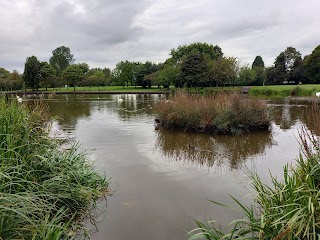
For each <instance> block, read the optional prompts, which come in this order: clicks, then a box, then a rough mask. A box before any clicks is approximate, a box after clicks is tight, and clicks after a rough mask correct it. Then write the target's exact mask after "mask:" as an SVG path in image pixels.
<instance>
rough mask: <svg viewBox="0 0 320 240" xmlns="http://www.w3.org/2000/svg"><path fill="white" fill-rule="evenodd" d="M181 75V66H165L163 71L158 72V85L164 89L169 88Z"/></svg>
mask: <svg viewBox="0 0 320 240" xmlns="http://www.w3.org/2000/svg"><path fill="white" fill-rule="evenodd" d="M179 73H180V67H179V66H170V65H164V67H163V69H161V70H159V71H158V84H159V85H163V87H164V88H169V86H170V84H172V83H175V82H176V78H177V77H178V75H179Z"/></svg>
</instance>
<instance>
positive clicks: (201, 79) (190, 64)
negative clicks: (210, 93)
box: [180, 53, 208, 87]
mask: <svg viewBox="0 0 320 240" xmlns="http://www.w3.org/2000/svg"><path fill="white" fill-rule="evenodd" d="M180 78H181V79H183V82H184V83H186V84H187V87H202V86H205V85H206V82H207V81H208V67H207V60H206V58H205V57H204V55H203V54H202V53H192V54H190V55H188V57H187V58H186V59H185V60H184V61H183V62H182V64H181V73H180Z"/></svg>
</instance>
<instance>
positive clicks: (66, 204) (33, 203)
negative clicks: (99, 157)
mask: <svg viewBox="0 0 320 240" xmlns="http://www.w3.org/2000/svg"><path fill="white" fill-rule="evenodd" d="M47 116H48V114H47V112H46V108H45V107H44V105H43V104H33V106H29V107H28V106H25V105H22V104H19V103H16V102H12V103H5V102H4V101H3V100H0V239H26V240H28V239H33V240H40V239H41V240H43V239H74V238H75V237H77V238H78V237H81V236H84V235H85V234H86V230H85V228H84V226H83V225H82V224H81V222H82V220H84V219H86V218H90V216H91V214H92V212H93V210H94V207H95V203H96V200H98V199H99V198H100V197H102V196H104V195H105V193H106V191H107V186H108V181H107V180H106V179H105V177H102V176H100V175H99V174H97V173H96V172H95V171H94V169H93V167H92V166H91V163H90V162H89V161H88V158H87V156H86V155H85V154H83V153H78V152H77V145H73V146H72V147H71V149H70V150H68V151H66V150H62V148H61V144H60V143H59V142H58V141H57V140H54V139H52V138H50V137H49V136H48V132H47V129H46V128H47V127H46V126H47V124H46V121H47V120H48V117H47Z"/></svg>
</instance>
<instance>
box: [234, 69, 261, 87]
mask: <svg viewBox="0 0 320 240" xmlns="http://www.w3.org/2000/svg"><path fill="white" fill-rule="evenodd" d="M256 78H257V75H256V71H255V70H254V69H252V68H250V67H249V66H243V67H242V68H240V72H239V76H238V79H237V80H238V84H239V85H240V86H243V85H252V84H253V83H254V82H255V81H256Z"/></svg>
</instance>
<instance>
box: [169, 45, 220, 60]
mask: <svg viewBox="0 0 320 240" xmlns="http://www.w3.org/2000/svg"><path fill="white" fill-rule="evenodd" d="M195 53H201V54H203V55H204V56H205V57H207V58H208V59H210V60H214V59H218V58H221V57H222V56H223V52H222V49H221V48H220V47H219V46H218V45H216V46H213V45H212V44H207V43H199V42H197V43H192V44H189V45H182V46H179V47H178V48H177V49H172V50H171V52H170V55H171V60H167V61H168V62H170V61H171V62H173V63H180V62H182V61H183V59H184V58H186V57H188V56H189V55H190V54H195Z"/></svg>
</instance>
